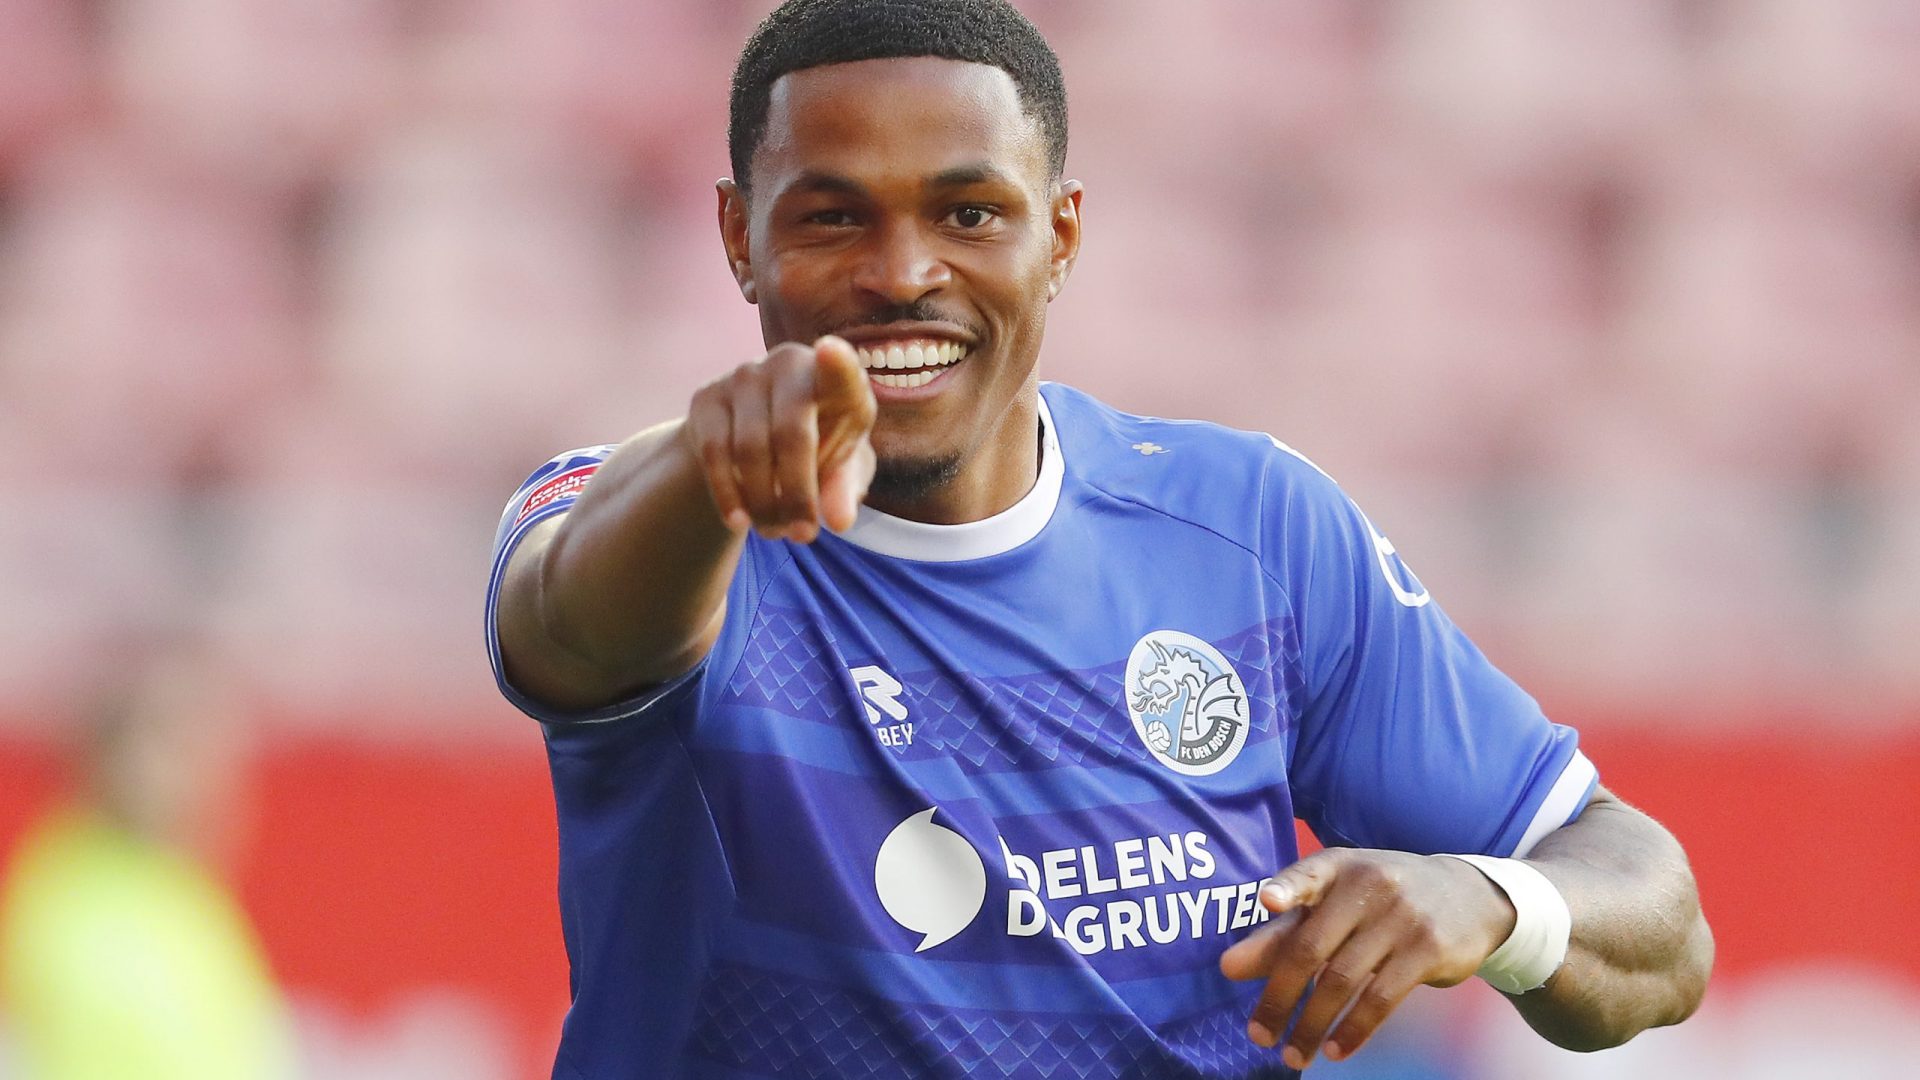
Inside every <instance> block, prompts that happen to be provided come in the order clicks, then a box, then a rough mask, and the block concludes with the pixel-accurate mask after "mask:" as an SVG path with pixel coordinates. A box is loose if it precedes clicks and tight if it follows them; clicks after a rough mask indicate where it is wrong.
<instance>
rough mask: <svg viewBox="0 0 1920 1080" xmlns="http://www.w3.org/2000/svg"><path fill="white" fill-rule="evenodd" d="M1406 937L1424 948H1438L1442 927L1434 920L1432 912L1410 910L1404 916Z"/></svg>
mask: <svg viewBox="0 0 1920 1080" xmlns="http://www.w3.org/2000/svg"><path fill="white" fill-rule="evenodd" d="M1403 919H1404V924H1405V927H1406V931H1405V933H1406V939H1407V941H1408V942H1410V943H1411V944H1413V945H1416V946H1418V947H1420V948H1423V949H1431V948H1437V947H1438V946H1439V944H1440V927H1439V926H1438V925H1437V924H1436V923H1435V922H1434V919H1433V915H1432V913H1430V912H1426V911H1420V910H1410V911H1408V912H1407V913H1406V914H1405V915H1404V916H1403Z"/></svg>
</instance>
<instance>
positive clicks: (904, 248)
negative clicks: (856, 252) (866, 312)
mask: <svg viewBox="0 0 1920 1080" xmlns="http://www.w3.org/2000/svg"><path fill="white" fill-rule="evenodd" d="M951 280H952V272H951V270H950V269H949V268H948V266H947V264H946V261H945V260H944V259H942V258H941V257H940V255H939V253H938V252H937V251H936V250H935V248H934V245H933V243H932V242H931V238H930V237H928V236H926V235H925V233H924V232H923V231H922V230H921V229H919V228H917V227H915V226H914V225H913V224H910V223H903V222H894V223H890V224H888V225H886V226H884V227H882V228H879V229H875V230H874V231H873V232H872V233H871V234H870V235H869V237H868V239H867V243H866V244H865V245H864V250H863V251H862V252H861V253H860V259H859V262H858V263H857V264H856V265H855V267H854V271H853V285H854V288H856V289H859V290H860V291H861V292H864V293H868V294H870V295H872V296H873V297H875V298H877V299H879V300H881V301H882V302H884V303H886V304H887V305H889V306H892V307H905V306H906V305H909V304H912V303H913V302H914V301H916V300H920V299H921V298H923V297H925V296H927V295H929V294H931V293H935V292H938V291H939V290H941V289H942V288H945V287H946V285H947V283H948V282H949V281H951Z"/></svg>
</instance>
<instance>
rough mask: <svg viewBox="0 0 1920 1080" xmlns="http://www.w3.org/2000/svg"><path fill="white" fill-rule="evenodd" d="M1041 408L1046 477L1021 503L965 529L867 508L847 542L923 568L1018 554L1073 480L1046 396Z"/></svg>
mask: <svg viewBox="0 0 1920 1080" xmlns="http://www.w3.org/2000/svg"><path fill="white" fill-rule="evenodd" d="M1035 397H1036V399H1037V400H1038V401H1039V402H1040V476H1039V478H1038V479H1036V480H1035V481H1034V484H1033V489H1032V490H1031V491H1028V492H1027V493H1026V494H1025V495H1022V496H1021V497H1020V501H1019V502H1017V503H1014V504H1013V505H1012V506H1009V507H1007V508H1006V509H1005V510H1002V511H1000V512H999V513H997V514H995V515H993V516H992V517H989V518H982V519H980V520H979V521H968V522H963V523H961V524H959V525H929V524H927V523H926V522H924V521H908V520H907V519H906V518H899V517H894V516H893V515H892V514H883V513H881V512H880V511H878V510H875V509H872V508H871V507H866V506H862V507H861V508H860V513H859V515H858V516H856V517H855V518H854V522H853V527H852V528H850V529H848V530H847V531H846V532H844V533H841V534H840V538H841V539H842V540H845V541H847V542H848V543H850V544H853V545H855V546H857V547H863V548H866V549H867V550H868V551H871V552H873V553H875V554H877V555H888V556H891V557H893V558H896V559H917V560H919V561H921V562H962V561H965V560H967V559H984V558H986V557H987V556H989V555H999V554H1002V553H1003V552H1008V551H1012V550H1013V549H1014V548H1017V547H1019V546H1020V545H1021V544H1024V543H1026V542H1027V541H1029V540H1031V539H1033V538H1034V537H1036V536H1039V535H1040V530H1041V529H1044V528H1046V527H1047V522H1048V521H1050V520H1052V519H1053V508H1054V507H1055V506H1056V505H1058V504H1059V502H1060V482H1061V480H1062V479H1064V478H1065V476H1066V474H1067V466H1066V462H1065V461H1063V460H1061V457H1060V439H1059V437H1058V435H1057V434H1056V433H1055V432H1054V427H1053V414H1052V413H1051V412H1049V411H1048V410H1047V399H1046V397H1045V396H1044V395H1038V394H1036V395H1035Z"/></svg>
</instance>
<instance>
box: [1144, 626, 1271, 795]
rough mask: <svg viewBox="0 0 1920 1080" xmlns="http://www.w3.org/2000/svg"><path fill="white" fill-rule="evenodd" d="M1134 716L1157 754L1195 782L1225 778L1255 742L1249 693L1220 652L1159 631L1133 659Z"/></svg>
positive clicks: (1192, 639) (1197, 641) (1177, 634)
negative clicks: (1250, 736) (1197, 778)
mask: <svg viewBox="0 0 1920 1080" xmlns="http://www.w3.org/2000/svg"><path fill="white" fill-rule="evenodd" d="M1126 692H1127V715H1129V716H1131V717H1132V718H1133V730H1134V731H1135V732H1136V733H1138V734H1139V736H1140V741H1141V742H1142V743H1144V744H1145V745H1146V747H1147V749H1148V750H1149V751H1151V752H1152V753H1153V756H1154V757H1156V758H1159V759H1160V763H1161V764H1162V765H1165V766H1166V767H1167V768H1169V769H1172V770H1173V771H1175V772H1178V773H1184V774H1186V775H1188V776H1207V775H1210V774H1212V773H1217V772H1219V771H1220V770H1221V769H1224V768H1226V767H1227V766H1228V765H1229V764H1231V763H1232V762H1233V759H1234V758H1236V757H1238V756H1240V749H1241V747H1243V746H1245V745H1246V744H1247V691H1246V686H1245V684H1244V683H1242V682H1241V681H1240V676H1239V674H1238V673H1237V672H1235V671H1234V670H1233V665H1231V664H1229V663H1227V658H1226V657H1224V656H1221V655H1220V652H1219V650H1217V649H1215V648H1214V647H1213V646H1211V645H1209V644H1207V643H1206V642H1204V641H1201V640H1200V639H1199V638H1197V637H1194V636H1193V635H1191V634H1183V633H1181V632H1180V631H1178V630H1155V631H1154V632H1153V633H1151V634H1148V635H1147V636H1146V637H1143V638H1141V639H1140V640H1139V641H1138V642H1137V643H1135V645H1134V646H1133V652H1132V654H1131V655H1129V656H1128V657H1127V682H1126Z"/></svg>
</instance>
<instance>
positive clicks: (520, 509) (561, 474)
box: [487, 443, 706, 725]
mask: <svg viewBox="0 0 1920 1080" xmlns="http://www.w3.org/2000/svg"><path fill="white" fill-rule="evenodd" d="M615 448H616V446H615V444H611V443H609V444H607V445H604V446H591V447H586V448H584V449H580V450H569V451H567V452H566V453H564V454H561V455H559V456H558V457H555V458H553V459H552V460H550V461H548V462H547V463H546V464H545V465H542V466H540V467H539V468H538V469H535V470H534V471H533V475H531V476H529V477H527V479H526V480H525V481H524V482H523V483H521V485H520V487H519V489H518V490H517V491H515V492H514V494H513V498H512V499H510V500H508V501H507V508H506V510H505V511H504V512H502V513H501V515H500V525H499V528H498V529H496V530H495V531H494V536H493V568H492V572H491V573H490V574H489V576H488V579H487V658H488V661H489V662H490V663H491V664H492V665H493V678H494V683H495V684H496V685H497V686H498V687H499V688H500V693H501V694H502V695H503V696H504V697H506V699H507V700H508V701H509V702H511V703H512V704H513V706H514V707H515V708H517V709H519V710H520V711H521V712H523V713H526V714H527V715H528V716H531V717H533V718H534V719H535V720H539V721H541V722H543V723H548V724H561V725H569V724H591V723H605V722H608V721H613V720H626V719H632V718H635V717H638V716H640V715H642V714H644V713H648V712H654V711H659V710H661V709H663V708H665V707H667V706H668V705H669V704H670V703H671V702H673V701H676V700H679V699H681V698H684V697H686V696H687V695H688V691H689V690H690V688H691V687H692V686H693V685H694V684H695V683H696V682H697V681H698V680H699V677H700V675H701V672H702V671H703V670H704V669H705V666H706V664H705V661H702V662H701V663H700V664H697V665H695V666H694V668H693V670H691V671H688V672H687V673H686V674H684V675H681V676H679V677H678V678H675V679H672V680H669V681H668V682H666V683H663V684H661V685H659V686H654V687H649V688H647V690H645V691H644V692H642V693H640V694H637V695H635V696H634V697H633V698H631V699H629V700H626V701H619V702H615V703H613V704H612V705H609V706H606V707H605V708H600V709H594V710H592V711H590V712H580V713H562V712H559V711H556V710H554V709H550V708H547V707H546V706H544V705H542V704H540V703H539V702H537V701H534V700H533V699H532V698H529V697H528V696H526V695H525V694H523V693H521V692H520V690H519V689H518V688H517V687H515V686H514V685H513V684H512V683H511V682H509V681H508V680H507V676H506V670H505V668H504V667H503V666H502V665H501V661H500V631H499V624H498V622H497V621H496V615H497V608H498V605H499V602H500V585H501V581H502V579H503V578H504V577H505V575H506V570H507V561H508V560H509V559H511V558H512V557H513V552H514V549H515V548H516V547H518V546H519V544H520V541H521V540H522V539H524V538H525V537H526V535H527V532H528V531H529V530H531V529H532V528H533V527H534V526H535V525H538V524H540V523H541V522H543V521H545V520H547V519H548V518H551V517H555V516H557V515H559V514H563V513H565V512H566V511H567V510H568V509H569V508H570V507H572V506H573V504H574V502H575V501H577V500H578V499H579V498H580V493H581V492H583V491H585V490H586V487H587V483H588V481H590V480H591V479H592V478H593V474H594V473H595V472H597V471H599V469H600V466H601V465H602V464H603V463H604V462H605V461H606V460H607V458H608V456H609V455H611V454H612V453H613V451H614V450H615Z"/></svg>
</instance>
